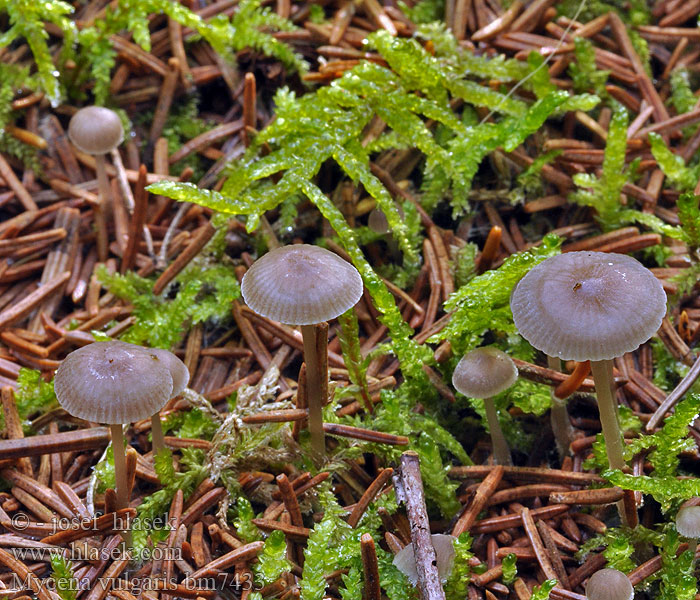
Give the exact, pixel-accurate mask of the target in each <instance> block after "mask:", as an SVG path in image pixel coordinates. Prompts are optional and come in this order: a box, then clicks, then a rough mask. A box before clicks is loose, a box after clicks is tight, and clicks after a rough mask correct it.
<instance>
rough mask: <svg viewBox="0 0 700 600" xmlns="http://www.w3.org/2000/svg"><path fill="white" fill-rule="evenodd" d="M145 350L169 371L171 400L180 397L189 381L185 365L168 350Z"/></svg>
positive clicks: (188, 373)
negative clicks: (161, 362) (171, 383)
mask: <svg viewBox="0 0 700 600" xmlns="http://www.w3.org/2000/svg"><path fill="white" fill-rule="evenodd" d="M146 350H147V351H148V352H152V353H153V354H155V355H156V356H157V357H158V358H159V359H160V360H161V361H163V364H164V365H165V367H166V368H167V369H168V371H170V377H172V378H173V391H172V392H171V398H175V396H178V395H180V394H181V393H182V391H183V390H184V389H185V388H186V387H187V384H188V383H189V381H190V372H189V371H188V370H187V367H186V366H185V363H184V362H182V361H181V360H180V359H179V358H178V357H177V356H175V355H174V354H173V353H172V352H170V351H169V350H163V349H162V348H146Z"/></svg>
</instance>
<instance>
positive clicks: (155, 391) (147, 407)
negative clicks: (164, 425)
mask: <svg viewBox="0 0 700 600" xmlns="http://www.w3.org/2000/svg"><path fill="white" fill-rule="evenodd" d="M54 388H55V390H56V397H57V398H58V402H59V404H60V405H61V406H62V407H63V408H64V409H65V410H66V411H67V412H68V413H70V414H71V415H73V416H74V417H78V418H80V419H85V420H86V421H94V422H98V423H106V424H108V425H109V428H110V432H111V434H112V447H113V449H114V475H115V479H116V490H115V491H116V496H117V502H116V504H117V508H118V509H119V508H126V507H127V505H128V500H129V499H128V497H127V493H128V488H127V481H126V458H125V452H124V432H123V430H122V425H123V424H125V423H131V422H133V421H139V420H141V419H145V418H147V417H150V416H151V415H153V414H157V413H158V411H159V410H160V409H161V408H163V406H164V405H165V403H166V402H167V401H168V400H169V399H170V398H171V397H172V390H173V377H172V376H171V374H170V367H169V365H168V364H167V363H166V362H165V361H163V360H162V358H161V357H160V356H159V355H158V354H157V353H155V352H152V351H150V350H149V349H148V348H143V347H142V346H137V345H135V344H127V343H126V342H120V341H110V342H97V343H94V344H90V345H88V346H83V347H82V348H79V349H78V350H75V351H73V352H71V353H70V354H69V355H68V356H66V358H65V359H64V360H63V362H62V363H61V365H60V366H59V367H58V370H57V371H56V377H55V379H54Z"/></svg>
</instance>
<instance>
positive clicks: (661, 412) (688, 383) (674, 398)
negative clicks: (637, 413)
mask: <svg viewBox="0 0 700 600" xmlns="http://www.w3.org/2000/svg"><path fill="white" fill-rule="evenodd" d="M699 376H700V358H698V359H697V360H696V361H695V362H694V363H693V366H692V367H691V368H690V370H689V371H688V373H687V374H686V376H685V377H684V378H683V379H682V380H681V382H680V383H679V384H678V385H677V386H676V387H675V389H674V390H673V391H672V392H671V393H670V394H669V395H668V396H666V399H665V400H664V401H663V402H662V403H661V406H659V408H657V409H656V412H655V413H654V414H653V415H652V416H651V418H650V419H649V422H648V423H647V424H646V426H645V429H646V430H647V431H650V432H651V431H653V430H654V429H655V428H656V427H657V426H658V424H659V423H660V422H661V420H662V419H663V418H664V416H665V415H666V413H667V412H669V411H670V410H671V409H672V408H673V407H674V406H675V405H676V403H677V402H678V401H679V400H680V399H681V398H682V397H683V396H685V394H686V392H687V391H688V390H689V389H690V388H691V387H692V385H693V384H694V383H695V381H696V380H697V378H698V377H699Z"/></svg>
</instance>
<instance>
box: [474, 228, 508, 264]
mask: <svg viewBox="0 0 700 600" xmlns="http://www.w3.org/2000/svg"><path fill="white" fill-rule="evenodd" d="M502 233H503V230H502V229H501V228H500V227H498V226H497V225H496V226H494V227H492V228H491V231H489V235H488V237H487V238H486V242H484V249H483V250H482V251H481V256H480V257H479V260H478V261H477V265H476V271H477V273H483V272H484V271H488V270H489V269H490V268H491V265H492V264H493V260H494V258H496V253H497V252H498V249H499V247H500V246H501V236H502Z"/></svg>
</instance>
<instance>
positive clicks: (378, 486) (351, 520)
mask: <svg viewBox="0 0 700 600" xmlns="http://www.w3.org/2000/svg"><path fill="white" fill-rule="evenodd" d="M393 474H394V469H391V468H389V469H383V470H382V472H381V473H379V475H377V477H376V478H375V479H374V481H373V482H372V483H371V484H370V485H369V487H368V488H367V491H365V493H364V494H362V497H361V498H360V500H359V501H358V502H357V504H355V508H353V509H352V512H351V513H350V516H349V517H348V525H350V527H357V525H358V523H359V522H360V519H361V518H362V515H363V514H364V512H365V510H367V507H368V506H369V504H370V502H372V500H374V498H375V497H376V496H377V494H379V492H380V491H381V490H382V488H383V487H384V486H385V485H386V483H387V482H388V481H389V479H390V478H391V476H392V475H393Z"/></svg>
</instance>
